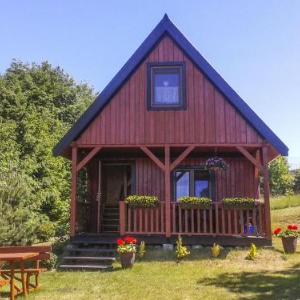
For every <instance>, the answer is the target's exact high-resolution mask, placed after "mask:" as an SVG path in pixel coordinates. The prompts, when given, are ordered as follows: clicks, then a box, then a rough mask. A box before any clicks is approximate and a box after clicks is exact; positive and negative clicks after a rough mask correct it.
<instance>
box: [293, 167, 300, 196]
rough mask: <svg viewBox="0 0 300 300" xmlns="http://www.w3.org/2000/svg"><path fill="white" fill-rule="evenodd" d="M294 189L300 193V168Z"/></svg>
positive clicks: (296, 175)
mask: <svg viewBox="0 0 300 300" xmlns="http://www.w3.org/2000/svg"><path fill="white" fill-rule="evenodd" d="M294 191H295V193H300V169H298V170H297V171H296V174H295V182H294Z"/></svg>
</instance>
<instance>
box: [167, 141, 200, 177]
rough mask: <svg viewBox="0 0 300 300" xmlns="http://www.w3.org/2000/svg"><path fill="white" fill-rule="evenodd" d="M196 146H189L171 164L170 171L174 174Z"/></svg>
mask: <svg viewBox="0 0 300 300" xmlns="http://www.w3.org/2000/svg"><path fill="white" fill-rule="evenodd" d="M195 147H196V146H193V145H191V146H188V147H187V148H186V149H185V150H184V151H183V152H182V153H181V154H180V155H179V156H178V157H177V158H176V159H175V160H174V161H173V162H172V164H171V166H170V171H171V172H172V171H173V170H174V169H175V168H176V167H177V166H178V165H179V164H180V163H181V162H182V161H183V160H184V159H185V158H186V157H187V156H188V155H189V154H190V153H191V152H192V151H193V150H194V149H195Z"/></svg>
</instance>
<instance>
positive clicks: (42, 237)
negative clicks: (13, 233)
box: [36, 217, 55, 242]
mask: <svg viewBox="0 0 300 300" xmlns="http://www.w3.org/2000/svg"><path fill="white" fill-rule="evenodd" d="M47 219H48V218H47V217H45V221H44V222H42V223H41V224H40V226H39V227H38V228H37V231H36V235H37V238H38V240H39V241H40V242H47V241H49V239H50V238H51V237H53V236H54V234H55V226H54V224H53V223H52V222H50V221H49V220H47Z"/></svg>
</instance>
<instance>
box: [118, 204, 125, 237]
mask: <svg viewBox="0 0 300 300" xmlns="http://www.w3.org/2000/svg"><path fill="white" fill-rule="evenodd" d="M119 205H120V235H121V236H123V235H125V226H126V224H125V213H126V212H125V201H120V202H119Z"/></svg>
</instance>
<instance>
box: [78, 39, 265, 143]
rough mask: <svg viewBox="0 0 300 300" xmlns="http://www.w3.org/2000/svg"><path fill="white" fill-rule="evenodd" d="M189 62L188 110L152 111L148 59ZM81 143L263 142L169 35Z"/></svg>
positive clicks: (94, 123)
mask: <svg viewBox="0 0 300 300" xmlns="http://www.w3.org/2000/svg"><path fill="white" fill-rule="evenodd" d="M172 61H184V62H185V63H186V91H187V110H186V111H147V99H146V89H147V86H146V84H147V63H148V62H172ZM77 142H78V143H79V144H158V143H200V144H202V143H203V144H205V143H218V144H222V143H224V144H225V143H227V144H228V143H233V144H235V143H243V144H244V143H248V144H256V143H261V142H262V139H261V137H260V136H259V135H258V134H257V133H256V131H255V130H254V129H253V128H252V127H251V126H249V125H248V124H247V123H246V121H245V120H244V119H243V118H242V117H241V115H240V114H239V113H238V112H237V111H236V110H235V109H234V108H233V107H232V106H231V105H230V104H229V103H228V102H227V101H226V100H225V99H224V97H223V96H222V95H221V94H220V93H219V92H218V91H217V90H216V89H215V88H214V87H213V85H212V84H211V83H210V82H209V81H208V80H207V79H206V78H205V77H204V76H203V74H202V73H201V72H200V71H199V70H198V69H197V68H196V67H195V66H194V65H193V64H192V62H191V61H190V59H189V58H187V57H186V56H185V55H184V54H183V52H182V51H181V50H180V49H179V48H178V47H177V46H176V45H175V44H174V43H173V41H172V40H171V39H170V38H169V37H165V38H164V39H162V41H161V42H160V43H159V44H158V45H157V47H156V48H155V49H154V50H153V51H152V52H151V53H150V54H149V56H148V57H147V59H146V60H145V61H144V62H143V63H142V64H141V65H140V66H139V68H138V69H137V70H136V71H135V72H134V73H133V75H132V76H131V77H130V78H129V79H128V80H127V82H125V84H124V85H123V87H122V88H121V89H120V90H119V91H118V92H117V94H116V95H115V96H114V97H113V99H112V100H111V101H110V102H109V103H108V105H107V106H106V107H105V108H104V109H103V111H102V112H101V114H99V115H98V117H97V118H96V119H95V120H94V121H93V122H92V123H91V124H90V125H89V126H88V128H87V129H86V130H85V131H84V132H83V133H82V134H81V136H80V137H79V138H78V140H77Z"/></svg>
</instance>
